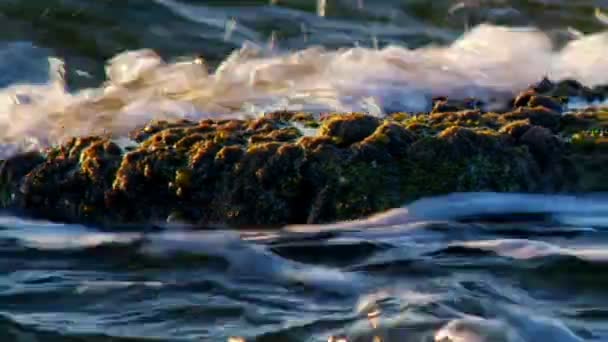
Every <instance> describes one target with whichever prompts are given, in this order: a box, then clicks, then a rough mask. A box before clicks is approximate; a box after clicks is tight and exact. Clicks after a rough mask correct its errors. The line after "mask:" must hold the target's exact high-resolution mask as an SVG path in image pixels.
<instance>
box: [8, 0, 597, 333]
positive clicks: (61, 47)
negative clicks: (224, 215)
mask: <svg viewBox="0 0 608 342" xmlns="http://www.w3.org/2000/svg"><path fill="white" fill-rule="evenodd" d="M319 3H323V2H322V1H320V2H319ZM606 7H608V3H607V2H606V1H602V0H595V1H592V0H579V1H566V0H563V1H551V0H528V1H524V0H521V1H507V0H488V1H483V0H477V1H464V2H462V3H460V2H457V1H448V0H441V1H435V0H433V1H424V0H374V1H372V0H327V1H326V6H324V7H323V8H321V7H318V6H317V2H315V1H312V0H310V1H309V0H278V1H270V2H269V1H229V0H223V1H196V0H189V1H186V0H180V1H177V0H154V1H152V0H105V1H94V0H44V1H43V0H39V1H38V0H36V1H34V0H28V1H22V0H6V1H1V2H0V20H1V22H2V23H3V28H4V29H3V30H2V31H1V32H0V87H2V90H0V128H1V129H2V131H3V135H2V137H0V145H1V148H0V154H1V155H2V156H3V157H6V156H8V155H11V154H12V153H15V152H16V151H18V150H23V149H24V148H30V147H39V146H44V145H48V144H51V143H57V142H60V141H61V140H62V139H64V138H65V137H68V136H70V135H73V134H88V133H109V134H112V135H114V136H115V137H116V138H121V137H124V134H125V132H126V131H127V130H129V129H131V128H133V127H134V126H136V125H138V124H141V123H143V122H145V121H147V120H149V119H151V118H159V117H163V118H167V117H168V118H173V117H189V118H192V117H194V118H201V117H208V116H218V115H223V116H229V117H235V116H248V115H257V114H259V112H262V111H265V110H272V109H277V108H296V109H297V108H302V109H307V110H312V111H320V110H354V109H357V110H365V111H367V112H370V113H372V114H375V115H382V114H384V113H385V112H387V111H390V110H395V109H408V110H424V109H426V108H427V106H428V104H429V102H428V100H429V98H430V96H433V95H436V94H439V95H446V94H449V95H453V96H471V95H474V96H478V97H481V98H486V99H488V100H495V101H500V100H502V99H504V98H507V97H509V96H512V94H513V93H514V92H516V91H519V90H521V88H523V87H525V86H526V85H528V84H529V83H531V82H534V81H537V80H538V79H539V78H541V77H542V76H544V75H550V76H552V77H554V78H565V77H574V78H577V79H579V80H582V81H584V82H585V83H587V84H589V85H593V84H606V83H608V33H606V32H605V29H606V23H605V22H606V21H607V20H606V18H605V16H604V15H602V12H601V11H600V12H599V13H596V12H595V10H596V8H604V12H607V11H606V10H605V9H606ZM509 27H511V28H509ZM513 27H517V28H516V29H515V28H513ZM145 49H149V50H145ZM200 56H202V58H200ZM124 66H127V67H126V68H125V67H124ZM490 102H491V101H490ZM202 228H205V227H183V226H168V225H166V224H150V225H148V226H145V227H120V228H118V227H117V228H116V229H115V230H112V231H99V230H96V229H95V228H93V227H84V226H77V225H63V224H58V223H48V222H39V221H32V220H29V219H27V218H22V217H17V216H14V215H13V214H11V213H3V214H2V215H1V216H0V331H1V333H0V335H2V340H3V341H5V340H6V341H110V340H124V341H134V340H146V339H150V340H161V341H182V340H188V341H192V340H193V341H201V340H202V341H227V340H228V339H229V338H230V337H239V336H240V337H242V338H244V339H245V340H246V341H327V340H328V339H329V337H330V336H334V341H339V340H340V339H339V337H340V336H345V338H347V339H348V341H361V342H367V341H370V342H372V341H373V342H376V341H383V342H388V341H434V340H436V341H441V339H442V338H444V337H445V338H449V339H451V340H449V341H452V342H457V341H458V342H460V341H463V342H464V341H467V342H482V341H509V342H511V341H526V342H528V341H529V342H532V341H558V342H562V341H583V340H595V341H608V291H607V290H606V288H607V287H608V278H607V276H606V275H605V274H608V273H607V271H608V235H607V234H606V231H607V230H606V229H607V228H608V199H607V198H606V197H605V196H603V195H591V194H589V195H587V196H582V197H568V196H542V195H535V196H531V195H517V194H509V195H507V194H452V195H450V196H448V197H441V198H433V199H424V200H421V201H419V202H416V203H413V204H408V205H406V206H405V207H403V208H399V209H395V210H392V211H389V212H387V213H383V214H380V215H379V216H374V217H372V218H369V219H365V220H361V221H354V222H345V223H336V224H333V225H327V226H310V225H309V226H297V227H295V226H294V227H286V228H284V229H280V230H277V229H273V230H269V231H230V230H214V229H210V228H207V229H202ZM234 341H237V340H236V339H235V340H234ZM446 341H448V340H446Z"/></svg>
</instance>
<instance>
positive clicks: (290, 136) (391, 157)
mask: <svg viewBox="0 0 608 342" xmlns="http://www.w3.org/2000/svg"><path fill="white" fill-rule="evenodd" d="M606 93H607V91H605V89H604V88H600V87H598V88H597V89H590V88H586V87H584V86H582V85H580V84H578V83H576V82H574V81H563V82H560V83H553V82H551V81H548V80H543V81H542V82H540V83H539V84H537V85H534V86H532V87H530V89H528V90H525V91H523V92H522V93H521V94H520V95H519V96H517V97H516V98H514V99H513V101H512V102H511V103H512V108H511V110H509V111H506V112H501V113H494V112H485V111H484V110H483V109H482V108H483V107H482V106H480V104H479V103H477V102H475V101H474V100H471V99H468V100H465V101H452V100H449V99H447V98H437V99H435V106H434V109H433V111H432V112H431V113H393V114H390V115H387V116H386V117H384V118H377V117H373V116H369V115H365V114H363V113H329V114H324V115H321V116H315V115H312V114H309V113H297V112H274V113H268V114H266V115H264V116H263V117H259V118H255V119H247V120H201V121H198V122H193V121H186V120H181V121H175V122H166V121H155V122H150V123H149V124H148V125H147V126H145V127H142V128H140V129H137V130H134V131H133V132H131V134H130V138H131V139H132V140H133V141H134V146H133V147H130V148H121V147H120V146H119V145H117V144H116V143H115V142H113V141H112V140H110V139H108V138H105V137H101V136H90V137H76V138H73V139H71V140H70V141H68V142H66V143H64V144H63V145H61V146H55V147H53V148H49V149H47V150H45V151H39V152H29V153H24V154H20V155H16V156H14V157H12V158H10V159H8V160H5V161H3V162H2V165H1V167H0V181H1V183H0V188H1V194H2V196H0V199H1V203H2V206H3V207H4V208H13V209H19V210H25V211H27V212H28V213H31V214H34V215H37V216H41V217H44V218H47V219H54V220H60V221H70V222H87V223H97V224H102V225H111V224H116V223H121V224H122V223H141V222H150V221H165V220H167V219H169V220H180V221H187V222H195V223H199V224H215V223H221V224H228V225H232V226H255V225H264V226H269V225H283V224H290V223H321V222H331V221H336V220H346V219H355V218H358V217H362V216H366V215H369V214H372V213H375V212H379V211H383V210H386V209H389V208H393V207H397V206H401V205H403V204H404V203H406V202H408V201H412V200H415V199H418V198H421V197H426V196H432V195H438V194H444V193H451V192H460V191H500V192H548V193H556V192H590V191H606V190H608V176H606V175H607V174H606V172H605V171H603V170H606V169H607V168H608V110H607V109H601V108H594V107H588V108H586V109H584V110H582V109H581V110H577V111H574V112H572V111H570V112H569V111H567V103H568V102H569V101H574V100H576V99H580V98H582V99H587V100H589V99H593V100H596V99H602V98H605V95H606ZM302 127H305V128H307V129H310V128H313V129H316V134H315V135H310V134H304V132H303V131H302V129H301V128H302Z"/></svg>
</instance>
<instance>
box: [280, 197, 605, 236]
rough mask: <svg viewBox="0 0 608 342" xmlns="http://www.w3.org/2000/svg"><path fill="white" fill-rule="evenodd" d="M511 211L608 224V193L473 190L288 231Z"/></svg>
mask: <svg viewBox="0 0 608 342" xmlns="http://www.w3.org/2000/svg"><path fill="white" fill-rule="evenodd" d="M508 214H546V215H549V216H550V217H551V218H552V219H553V220H554V221H555V222H559V223H562V224H575V225H576V224H581V223H582V224H587V225H589V226H592V227H597V228H599V227H606V226H608V197H606V196H605V195H601V194H596V195H588V196H574V195H543V194H523V193H496V192H471V193H452V194H449V195H444V196H436V197H429V198H422V199H420V200H417V201H414V202H412V203H410V204H408V205H406V206H404V207H401V208H395V209H391V210H387V211H385V212H382V213H379V214H375V215H372V216H370V217H368V218H364V219H359V220H352V221H344V222H337V223H331V224H320V225H292V226H287V227H285V229H286V230H287V231H293V232H320V231H332V230H342V231H349V230H357V229H361V228H371V227H390V226H396V225H406V224H407V225H408V227H415V226H412V223H415V222H429V221H448V220H460V219H467V218H471V217H484V216H485V217H487V216H493V215H508Z"/></svg>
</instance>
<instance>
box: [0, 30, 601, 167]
mask: <svg viewBox="0 0 608 342" xmlns="http://www.w3.org/2000/svg"><path fill="white" fill-rule="evenodd" d="M49 61H50V62H51V64H50V76H49V79H48V81H47V82H44V83H38V84H32V83H21V84H13V85H11V86H8V87H6V88H4V89H3V90H2V91H1V92H0V109H1V110H0V112H1V113H2V114H1V115H0V127H1V128H2V130H3V133H4V134H3V137H2V142H3V143H4V146H3V148H2V151H0V152H1V153H2V156H4V157H5V156H6V155H8V154H11V153H14V151H15V150H18V149H23V148H29V147H32V146H33V147H36V146H47V145H49V144H53V143H57V142H60V141H62V140H63V139H65V138H67V137H71V136H74V135H87V134H107V135H110V136H113V137H115V138H118V137H124V136H125V135H126V133H127V132H128V131H129V130H131V129H133V128H134V127H136V126H140V125H142V124H145V123H146V122H148V121H149V120H151V119H171V118H188V119H200V118H205V117H220V116H229V117H243V116H251V115H257V114H259V113H261V112H264V111H271V110H280V109H289V110H309V111H313V112H318V111H345V112H349V111H366V112H372V113H376V114H378V115H382V114H383V113H384V112H387V111H395V110H403V111H423V110H428V109H429V105H430V98H431V97H432V96H433V95H447V96H452V97H470V96H474V97H477V98H479V99H481V100H484V101H486V102H490V103H491V102H492V101H505V100H506V99H507V98H509V97H510V96H513V95H514V94H515V93H516V92H517V91H519V90H522V89H524V88H525V87H527V86H528V85H530V84H532V83H534V82H536V81H538V80H540V79H541V78H542V77H543V76H549V77H550V78H552V79H556V80H559V79H564V78H575V79H577V80H580V81H581V82H583V83H585V84H586V85H589V86H593V85H598V84H605V83H608V33H605V32H604V33H597V34H593V35H589V36H584V37H581V38H579V39H577V40H575V41H572V42H571V43H569V44H568V45H567V46H565V47H564V48H563V49H561V50H560V51H555V50H554V49H553V47H552V44H551V41H550V39H549V38H548V37H547V36H546V35H545V34H543V33H542V32H540V31H537V30H535V29H532V28H525V29H514V28H506V27H499V26H491V25H481V26H478V27H476V28H474V29H473V30H472V31H470V32H468V33H466V34H465V35H464V36H463V37H462V38H460V39H459V40H457V41H455V42H454V43H452V44H451V45H449V46H427V47H424V48H419V49H414V50H411V49H407V48H404V47H399V46H388V47H386V48H384V49H381V50H376V49H367V48H350V49H339V50H333V51H332V50H326V49H324V48H321V47H312V48H308V49H305V50H301V51H297V52H292V53H289V52H279V51H274V50H268V49H266V48H263V47H261V46H256V45H254V44H252V43H246V44H244V45H243V47H242V48H241V49H240V50H238V51H235V52H234V53H232V54H231V55H230V56H229V57H228V58H226V59H225V60H224V62H223V63H221V64H220V66H219V67H218V68H217V69H216V70H215V71H214V72H213V73H211V74H209V73H208V71H207V68H206V66H205V65H204V63H201V60H199V59H197V60H193V61H190V62H166V61H163V60H162V59H161V58H160V57H159V56H158V55H157V54H156V53H155V52H154V51H151V50H138V51H128V52H125V53H122V54H119V55H117V56H115V57H114V58H112V59H111V60H110V61H109V62H108V65H107V68H106V73H107V78H108V80H107V82H106V84H104V85H103V86H101V87H99V88H94V89H85V90H81V91H78V92H75V93H70V92H68V91H67V90H66V86H65V84H64V78H63V77H62V75H63V68H64V66H63V64H61V63H59V62H58V61H57V60H54V59H49ZM25 137H27V138H25Z"/></svg>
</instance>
